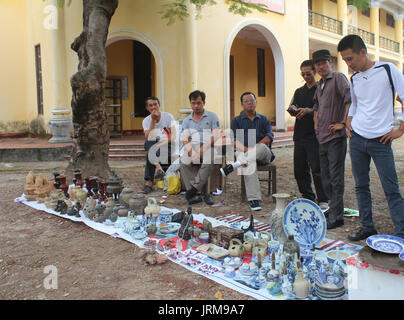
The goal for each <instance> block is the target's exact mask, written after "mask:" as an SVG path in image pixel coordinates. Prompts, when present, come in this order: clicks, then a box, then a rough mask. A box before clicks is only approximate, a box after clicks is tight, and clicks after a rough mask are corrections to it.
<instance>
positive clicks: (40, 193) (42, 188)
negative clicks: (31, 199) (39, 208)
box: [34, 173, 51, 203]
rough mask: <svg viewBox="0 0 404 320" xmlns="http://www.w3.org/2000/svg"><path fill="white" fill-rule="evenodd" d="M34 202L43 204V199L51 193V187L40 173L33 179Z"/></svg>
mask: <svg viewBox="0 0 404 320" xmlns="http://www.w3.org/2000/svg"><path fill="white" fill-rule="evenodd" d="M34 186H35V191H34V193H35V200H36V201H38V203H43V202H45V198H46V197H47V196H48V195H49V194H50V192H51V188H50V187H51V186H50V183H49V182H48V180H46V178H45V177H44V175H43V174H42V173H40V174H39V175H38V176H37V177H36V178H35V184H34Z"/></svg>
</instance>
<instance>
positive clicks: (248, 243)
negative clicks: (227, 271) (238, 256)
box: [243, 233, 254, 254]
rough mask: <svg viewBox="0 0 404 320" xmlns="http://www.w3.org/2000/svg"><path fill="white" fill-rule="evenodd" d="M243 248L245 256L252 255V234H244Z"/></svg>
mask: <svg viewBox="0 0 404 320" xmlns="http://www.w3.org/2000/svg"><path fill="white" fill-rule="evenodd" d="M243 247H244V253H246V254H251V253H252V249H253V247H254V236H253V235H252V234H250V233H245V234H244V242H243Z"/></svg>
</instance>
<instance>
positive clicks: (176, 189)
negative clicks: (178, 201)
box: [166, 174, 181, 194]
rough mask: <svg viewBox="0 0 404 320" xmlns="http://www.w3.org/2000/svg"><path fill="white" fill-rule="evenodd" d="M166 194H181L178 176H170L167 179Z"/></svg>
mask: <svg viewBox="0 0 404 320" xmlns="http://www.w3.org/2000/svg"><path fill="white" fill-rule="evenodd" d="M166 180H167V194H179V193H180V192H181V179H180V176H179V175H176V174H174V175H172V176H170V177H168V178H167V179H166Z"/></svg>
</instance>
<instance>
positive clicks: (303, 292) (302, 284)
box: [293, 269, 310, 299]
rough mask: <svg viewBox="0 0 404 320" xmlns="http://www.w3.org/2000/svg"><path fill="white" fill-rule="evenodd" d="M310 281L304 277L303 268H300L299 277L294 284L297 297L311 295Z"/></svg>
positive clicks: (304, 297) (301, 297)
mask: <svg viewBox="0 0 404 320" xmlns="http://www.w3.org/2000/svg"><path fill="white" fill-rule="evenodd" d="M309 288H310V284H309V282H308V281H307V280H306V279H304V277H303V270H301V269H299V270H298V275H297V279H296V281H295V283H294V285H293V289H294V290H295V294H296V298H298V299H306V298H307V297H308V296H309Z"/></svg>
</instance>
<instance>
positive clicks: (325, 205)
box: [318, 202, 328, 211]
mask: <svg viewBox="0 0 404 320" xmlns="http://www.w3.org/2000/svg"><path fill="white" fill-rule="evenodd" d="M318 206H319V207H320V209H321V210H323V211H324V210H327V209H328V203H327V202H320V203H319V204H318Z"/></svg>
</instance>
